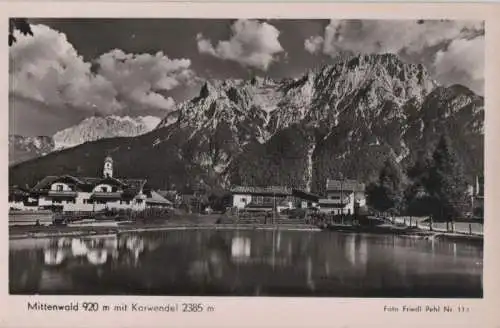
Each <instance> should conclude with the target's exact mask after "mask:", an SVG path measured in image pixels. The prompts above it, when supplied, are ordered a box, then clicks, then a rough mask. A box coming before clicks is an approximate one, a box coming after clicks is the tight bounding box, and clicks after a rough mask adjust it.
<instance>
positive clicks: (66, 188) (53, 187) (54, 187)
mask: <svg viewBox="0 0 500 328" xmlns="http://www.w3.org/2000/svg"><path fill="white" fill-rule="evenodd" d="M61 187H62V191H72V190H73V188H72V187H71V186H70V185H69V184H67V183H64V182H56V183H53V184H52V185H51V186H50V190H52V191H58V190H60V189H59V188H61Z"/></svg>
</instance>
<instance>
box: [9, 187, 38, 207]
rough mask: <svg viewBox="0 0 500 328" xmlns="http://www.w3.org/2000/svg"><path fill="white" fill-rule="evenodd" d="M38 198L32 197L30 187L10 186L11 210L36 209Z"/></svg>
mask: <svg viewBox="0 0 500 328" xmlns="http://www.w3.org/2000/svg"><path fill="white" fill-rule="evenodd" d="M37 209H38V200H37V199H36V198H34V197H32V195H31V193H30V190H29V188H20V187H18V186H11V187H9V210H12V211H36V210H37Z"/></svg>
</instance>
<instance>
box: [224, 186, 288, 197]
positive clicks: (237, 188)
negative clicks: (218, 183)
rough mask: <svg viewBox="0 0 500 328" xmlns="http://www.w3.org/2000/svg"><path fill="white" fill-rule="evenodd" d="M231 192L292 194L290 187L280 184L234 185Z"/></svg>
mask: <svg viewBox="0 0 500 328" xmlns="http://www.w3.org/2000/svg"><path fill="white" fill-rule="evenodd" d="M231 193H233V194H250V195H251V194H259V195H260V194H263V195H287V196H288V195H292V189H291V188H288V187H282V186H269V187H254V186H234V187H232V188H231Z"/></svg>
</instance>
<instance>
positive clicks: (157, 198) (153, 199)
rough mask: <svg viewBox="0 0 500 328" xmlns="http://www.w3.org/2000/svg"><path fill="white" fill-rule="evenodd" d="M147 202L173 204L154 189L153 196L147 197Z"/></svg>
mask: <svg viewBox="0 0 500 328" xmlns="http://www.w3.org/2000/svg"><path fill="white" fill-rule="evenodd" d="M146 203H147V204H162V205H172V202H170V201H169V200H168V199H166V198H165V197H163V196H162V195H160V194H159V193H158V192H156V191H154V190H152V191H151V196H150V197H148V198H146Z"/></svg>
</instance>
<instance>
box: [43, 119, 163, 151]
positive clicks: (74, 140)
mask: <svg viewBox="0 0 500 328" xmlns="http://www.w3.org/2000/svg"><path fill="white" fill-rule="evenodd" d="M160 121H161V120H160V118H158V117H154V116H139V117H130V116H115V115H111V116H91V117H88V118H85V119H84V120H83V121H81V122H80V123H78V124H77V125H75V126H72V127H69V128H67V129H64V130H62V131H59V132H57V133H56V134H54V136H53V139H54V142H55V148H56V149H63V148H69V147H74V146H76V145H79V144H82V143H84V142H88V141H95V140H98V139H103V138H112V137H132V136H137V135H141V134H144V133H146V132H149V131H151V130H153V129H155V128H156V127H157V126H158V124H159V122H160Z"/></svg>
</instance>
